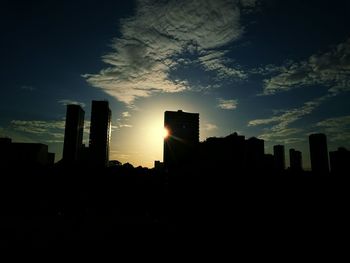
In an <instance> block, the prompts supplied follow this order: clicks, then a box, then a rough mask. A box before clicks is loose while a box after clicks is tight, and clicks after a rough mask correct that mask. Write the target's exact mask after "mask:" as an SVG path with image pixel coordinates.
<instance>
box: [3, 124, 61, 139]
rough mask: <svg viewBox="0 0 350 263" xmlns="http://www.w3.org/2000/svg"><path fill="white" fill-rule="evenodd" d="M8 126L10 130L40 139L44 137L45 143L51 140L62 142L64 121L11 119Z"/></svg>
mask: <svg viewBox="0 0 350 263" xmlns="http://www.w3.org/2000/svg"><path fill="white" fill-rule="evenodd" d="M9 128H10V130H15V131H19V132H24V133H28V134H32V135H36V136H40V139H44V140H45V141H46V142H47V143H50V142H51V141H55V142H57V141H59V142H63V138H64V128H65V121H64V120H57V121H56V120H55V121H37V120H30V121H22V120H13V121H11V123H10V127H9Z"/></svg>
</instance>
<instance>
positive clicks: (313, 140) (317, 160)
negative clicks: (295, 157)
mask: <svg viewBox="0 0 350 263" xmlns="http://www.w3.org/2000/svg"><path fill="white" fill-rule="evenodd" d="M309 146H310V159H311V169H312V172H313V173H314V174H318V175H320V174H328V173H329V165H328V149H327V137H326V135H325V134H323V133H316V134H311V135H310V136H309Z"/></svg>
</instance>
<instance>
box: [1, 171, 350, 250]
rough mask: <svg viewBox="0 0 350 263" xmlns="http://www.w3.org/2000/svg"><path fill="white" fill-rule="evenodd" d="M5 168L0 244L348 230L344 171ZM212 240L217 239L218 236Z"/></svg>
mask: <svg viewBox="0 0 350 263" xmlns="http://www.w3.org/2000/svg"><path fill="white" fill-rule="evenodd" d="M75 174H76V175H74V173H72V171H70V172H69V173H68V172H67V171H65V170H45V171H40V172H36V173H32V172H28V171H27V172H26V174H25V171H21V172H20V173H19V172H18V171H17V172H16V173H15V172H6V173H3V174H2V175H1V181H0V207H1V210H0V235H1V239H0V240H1V246H8V245H18V244H23V245H26V246H34V247H47V246H50V245H55V244H57V243H61V242H64V243H65V244H74V243H75V242H80V243H82V242H87V243H88V242H91V241H99V242H102V243H103V242H104V243H108V244H111V243H115V242H120V241H125V240H126V238H133V239H134V240H139V239H140V238H141V239H144V240H145V239H147V238H148V237H151V236H152V237H159V238H164V237H169V236H172V235H182V236H183V237H188V238H189V237H192V238H196V239H202V238H207V237H209V236H222V235H224V236H226V238H235V239H240V240H241V241H242V242H245V240H251V239H255V240H256V239H257V240H260V239H265V238H266V237H271V236H276V235H277V236H279V238H282V237H284V238H288V239H289V238H292V237H299V239H300V238H301V237H303V238H302V239H305V238H308V237H309V238H311V237H312V238H315V237H318V236H319V237H320V238H322V237H324V236H326V235H333V234H337V235H342V234H344V235H345V230H346V229H347V228H346V227H345V226H346V225H347V224H348V222H349V220H348V219H349V216H348V211H347V210H348V200H349V194H348V189H347V188H348V187H347V185H348V184H347V183H346V182H345V181H344V178H340V177H334V176H333V177H332V176H330V177H308V176H294V177H293V176H284V177H269V176H267V175H265V176H259V177H257V176H253V175H244V176H238V175H236V176H235V175H230V174H228V175H212V176H205V175H195V174H191V175H186V176H184V175H182V176H165V175H164V174H154V173H145V172H142V171H140V172H139V173H135V174H129V175H128V176H122V175H116V174H115V173H114V172H111V171H104V172H102V173H101V172H96V171H89V170H85V171H79V172H78V171H75ZM212 240H213V239H212Z"/></svg>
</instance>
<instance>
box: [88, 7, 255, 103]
mask: <svg viewBox="0 0 350 263" xmlns="http://www.w3.org/2000/svg"><path fill="white" fill-rule="evenodd" d="M256 3H257V1H253V0H217V1H211V0H194V1H187V0H170V1H156V0H142V1H141V0H139V1H137V8H136V14H135V16H133V17H130V18H127V19H124V20H122V21H121V25H120V31H121V37H119V38H116V39H115V40H114V41H113V44H112V47H113V50H114V51H113V52H110V53H109V54H107V55H105V56H103V61H104V62H105V63H106V64H107V65H108V66H107V67H106V68H105V69H103V70H101V71H100V72H99V73H98V74H85V75H83V77H85V78H86V80H87V81H88V83H90V85H92V86H94V87H96V88H100V89H102V90H103V91H105V92H106V93H108V94H109V95H111V96H113V97H115V98H117V99H118V100H119V101H122V102H124V103H126V104H129V105H130V104H133V102H134V100H135V99H137V98H142V97H148V96H151V95H153V94H154V93H159V92H166V93H175V92H182V91H185V90H189V89H190V87H189V84H188V82H187V81H186V80H182V79H174V78H171V77H170V74H171V72H172V70H173V69H174V68H176V66H178V65H179V63H181V62H179V61H181V59H183V60H182V61H186V55H185V54H187V53H188V52H192V53H193V52H194V53H195V54H197V56H198V58H199V60H198V61H200V62H201V64H202V65H203V66H204V68H205V69H206V70H210V71H215V72H217V74H218V75H219V76H220V77H226V76H227V77H234V78H244V77H245V74H244V72H243V71H242V70H240V69H237V68H232V67H230V66H229V65H228V64H229V63H227V61H226V60H225V58H224V53H220V52H219V51H217V49H221V48H222V47H223V46H225V45H227V44H228V43H230V42H232V41H234V40H237V39H238V38H239V37H240V36H241V35H242V33H243V27H242V26H241V24H240V18H241V14H242V13H244V12H246V11H247V10H251V9H252V8H254V7H255V5H256Z"/></svg>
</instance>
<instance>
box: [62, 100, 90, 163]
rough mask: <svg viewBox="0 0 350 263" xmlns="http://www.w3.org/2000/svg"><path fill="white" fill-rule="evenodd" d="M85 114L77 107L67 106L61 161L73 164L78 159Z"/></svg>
mask: <svg viewBox="0 0 350 263" xmlns="http://www.w3.org/2000/svg"><path fill="white" fill-rule="evenodd" d="M84 115H85V112H84V110H83V109H82V108H81V106H79V105H67V113H66V126H65V130H64V145H63V161H64V162H65V163H73V162H76V161H78V160H79V159H80V157H81V156H80V154H81V149H82V143H83V131H84Z"/></svg>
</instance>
